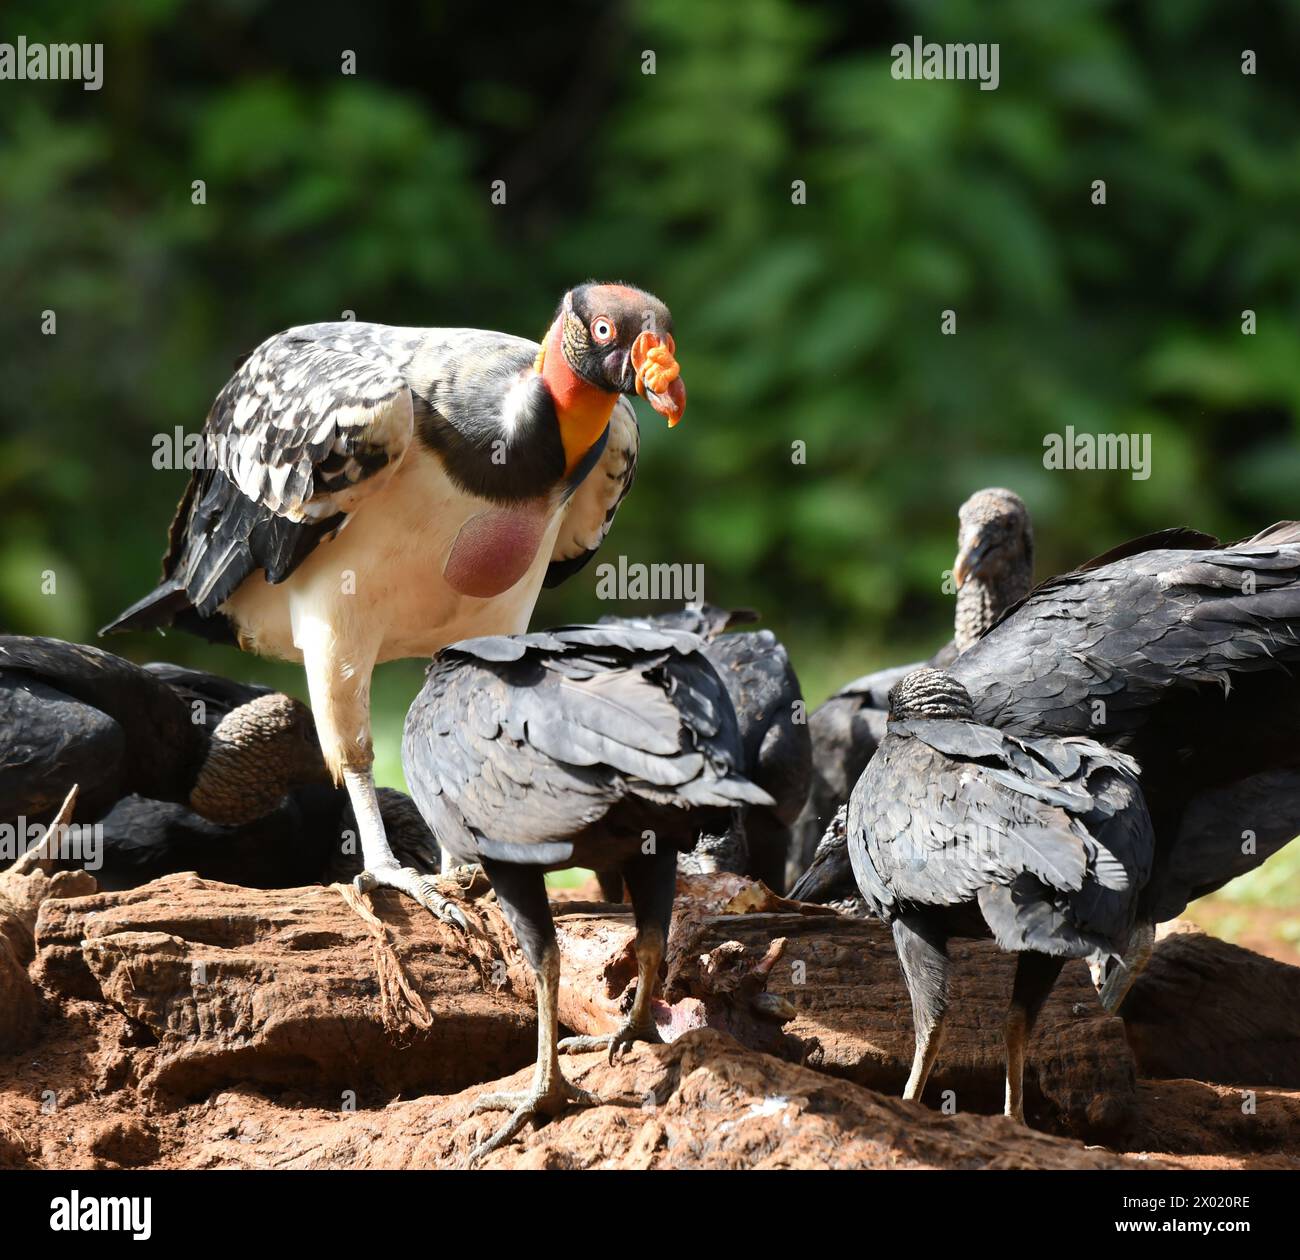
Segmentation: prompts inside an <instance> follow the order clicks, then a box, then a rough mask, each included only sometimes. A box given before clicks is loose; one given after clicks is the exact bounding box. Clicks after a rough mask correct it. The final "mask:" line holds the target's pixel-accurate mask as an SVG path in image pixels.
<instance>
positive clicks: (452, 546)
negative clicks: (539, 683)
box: [224, 443, 562, 661]
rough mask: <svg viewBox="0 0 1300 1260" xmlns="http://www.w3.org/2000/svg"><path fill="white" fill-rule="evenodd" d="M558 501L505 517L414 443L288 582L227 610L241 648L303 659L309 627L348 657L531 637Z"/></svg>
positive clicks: (242, 591)
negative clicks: (329, 636)
mask: <svg viewBox="0 0 1300 1260" xmlns="http://www.w3.org/2000/svg"><path fill="white" fill-rule="evenodd" d="M557 506H558V504H557V500H556V499H554V498H550V497H548V498H545V499H537V500H530V501H527V502H525V503H522V504H519V505H511V506H509V507H501V506H500V505H496V504H492V503H489V502H487V501H486V500H484V499H479V498H477V497H475V496H473V495H469V494H467V493H466V492H465V491H463V490H461V489H460V488H458V487H457V486H455V485H453V484H452V482H451V481H450V479H449V478H448V477H447V474H446V472H445V470H444V469H443V466H442V463H441V462H440V461H439V459H438V458H437V456H436V455H434V454H432V453H431V452H430V451H428V450H427V449H426V448H424V447H423V446H421V445H420V444H418V443H416V444H413V445H412V447H411V448H410V450H408V451H407V453H406V455H405V457H404V458H403V460H402V463H401V465H400V466H399V468H398V469H397V470H396V472H395V473H394V474H393V477H392V479H391V480H390V481H389V483H388V484H387V485H386V486H385V487H384V488H383V489H382V490H381V491H379V492H378V493H376V494H375V495H373V496H372V497H370V498H368V499H367V500H366V502H365V503H364V504H362V505H361V506H360V507H358V509H357V510H356V512H354V513H353V514H352V515H351V516H350V517H349V518H348V520H347V523H346V525H345V526H344V527H343V529H342V530H341V531H340V532H339V533H338V534H337V535H336V536H335V537H334V538H333V539H331V540H329V541H327V542H323V543H321V544H320V545H319V546H318V547H317V548H316V549H315V550H314V551H313V552H312V553H311V555H310V556H308V557H307V559H306V560H304V561H303V563H302V564H301V565H300V566H299V567H298V568H297V569H296V570H295V571H294V572H293V573H292V574H291V575H290V576H289V577H288V578H287V579H286V580H285V581H284V582H282V583H280V584H279V585H277V586H272V585H270V584H269V583H268V582H266V580H265V579H264V577H263V576H262V574H261V573H260V572H258V573H256V574H254V575H252V576H251V577H249V578H248V579H247V580H246V581H245V582H244V583H243V584H242V585H241V586H240V587H239V589H238V590H237V591H236V592H235V593H234V595H232V596H231V598H230V599H229V600H227V602H226V604H225V605H224V608H225V611H226V612H227V613H228V614H229V615H230V616H232V617H233V618H234V620H235V623H236V625H237V626H238V628H239V633H240V637H241V641H242V642H243V644H244V646H247V647H252V648H255V650H256V651H258V652H261V653H264V654H268V655H274V656H281V657H284V658H286V659H289V660H301V659H302V653H301V650H300V648H301V639H302V632H303V631H302V627H303V624H304V623H307V622H309V623H311V624H313V625H320V624H321V623H326V624H328V625H329V626H331V627H332V630H333V634H334V636H335V638H336V639H337V640H339V641H340V647H343V645H344V644H346V645H348V646H347V648H346V651H345V654H346V655H347V656H349V657H351V658H353V659H361V658H363V657H364V656H366V655H369V653H370V652H371V651H373V652H374V658H373V659H376V660H381V661H383V660H396V659H399V658H401V657H408V656H416V657H423V656H431V655H433V653H434V652H436V651H438V650H439V649H440V648H442V647H445V646H446V645H447V644H449V643H454V642H456V641H457V640H459V639H468V638H473V637H475V636H477V635H483V634H521V633H523V632H524V631H525V630H526V629H527V628H528V620H529V618H530V617H531V616H532V611H533V605H534V604H535V603H536V602H537V596H538V592H539V591H540V590H541V584H542V578H543V577H544V576H545V573H546V567H547V565H548V564H549V562H550V559H551V553H552V550H553V548H554V545H555V537H556V534H557V532H558V530H559V523H560V519H561V515H562V514H561V513H560V512H559V511H558V510H557Z"/></svg>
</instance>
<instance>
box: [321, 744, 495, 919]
mask: <svg viewBox="0 0 1300 1260" xmlns="http://www.w3.org/2000/svg"><path fill="white" fill-rule="evenodd" d="M343 785H344V787H346V788H347V791H348V798H349V799H350V800H351V802H352V812H353V813H354V814H355V815H356V819H357V830H358V832H360V839H361V859H362V862H363V864H364V869H363V870H362V872H361V874H360V875H358V876H357V877H356V879H355V880H354V881H353V886H354V887H355V888H356V890H357V892H360V893H367V892H370V890H371V889H373V888H396V889H397V890H398V891H399V892H404V893H406V895H407V896H408V897H413V898H414V899H415V900H416V901H418V902H419V903H420V905H422V906H423V907H424V908H425V909H426V910H429V911H432V912H433V914H434V915H436V916H437V917H438V918H439V919H441V920H442V921H443V922H444V923H450V924H451V925H452V926H453V927H458V928H460V930H461V931H462V932H470V931H472V930H473V929H472V928H471V927H470V924H469V920H468V919H467V918H466V917H465V915H464V914H463V913H462V911H461V909H460V907H459V906H457V905H456V904H455V903H454V902H452V901H448V900H447V898H446V897H444V896H443V895H442V894H441V893H440V892H439V891H438V889H437V886H436V885H435V884H434V882H433V879H432V878H431V877H430V876H428V875H425V874H424V873H423V872H421V871H417V870H416V869H415V868H414V867H413V866H403V865H402V864H401V863H400V862H399V861H398V860H397V858H396V856H395V855H394V853H393V850H392V846H391V845H390V844H389V843H388V835H387V833H386V832H385V830H384V820H383V817H382V816H381V815H380V812H379V799H378V797H377V795H376V793H375V780H374V776H373V775H372V774H371V772H370V767H369V766H365V767H358V768H353V767H347V768H345V769H344V771H343Z"/></svg>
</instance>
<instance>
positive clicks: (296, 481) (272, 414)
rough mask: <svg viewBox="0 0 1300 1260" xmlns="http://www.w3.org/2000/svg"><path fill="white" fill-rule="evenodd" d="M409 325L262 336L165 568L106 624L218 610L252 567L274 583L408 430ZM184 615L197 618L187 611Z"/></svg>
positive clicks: (221, 400)
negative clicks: (151, 587) (152, 586)
mask: <svg viewBox="0 0 1300 1260" xmlns="http://www.w3.org/2000/svg"><path fill="white" fill-rule="evenodd" d="M421 337H422V334H421V333H420V332H419V331H418V330H403V329H390V328H385V327H383V326H381V325H372V324H355V323H335V324H312V325H307V326H305V327H302V328H291V329H289V330H288V331H287V332H283V333H279V334H277V335H276V336H274V337H271V338H269V339H268V340H267V341H265V342H263V343H262V345H260V346H259V347H258V348H257V349H256V350H255V351H254V352H253V353H252V354H251V355H249V356H248V358H247V359H245V360H244V362H243V364H242V365H241V366H240V367H239V369H238V370H237V371H236V372H235V374H234V376H232V377H231V378H230V380H229V381H228V382H227V384H226V386H225V388H223V389H222V391H221V393H220V394H218V395H217V398H216V401H215V402H214V403H213V405H212V409H211V411H210V412H209V413H208V418H207V422H206V423H205V425H204V461H203V464H204V466H203V467H201V468H197V469H195V470H194V473H193V475H192V477H191V479H190V484H189V486H188V487H187V488H186V491H185V495H184V497H183V499H182V501H181V505H180V509H179V510H178V512H177V517H176V520H175V521H174V522H173V525H172V531H171V538H170V546H169V548H168V552H167V555H166V557H165V558H164V561H163V581H162V584H161V585H160V586H159V588H158V589H157V590H156V591H154V592H153V593H152V594H151V595H149V596H146V598H145V599H143V600H141V601H140V602H139V603H137V604H135V605H134V606H133V607H131V608H129V609H127V611H126V612H125V613H123V614H122V615H121V616H120V617H119V618H118V619H117V620H116V621H115V622H113V623H112V624H111V625H110V626H108V627H106V630H124V629H144V628H149V627H153V626H159V625H168V624H171V623H172V622H173V621H174V620H175V619H176V618H177V616H178V615H180V614H183V613H184V611H185V610H187V609H193V611H194V613H195V614H196V615H197V618H191V619H190V620H191V622H194V621H195V620H199V621H201V620H204V619H208V618H211V617H213V615H214V614H215V613H216V612H217V609H218V608H219V606H220V605H221V604H222V603H223V602H224V601H225V600H226V599H228V598H229V597H230V595H231V594H232V593H233V592H234V590H235V589H236V588H237V587H238V586H239V585H240V583H241V582H243V581H244V579H245V578H247V577H248V576H249V575H250V574H251V573H254V572H257V571H258V570H261V571H263V572H264V573H265V575H266V579H267V581H269V582H282V581H283V580H284V579H285V578H286V577H288V576H289V574H290V573H292V572H293V571H294V569H295V568H297V566H298V565H299V564H301V563H302V561H303V560H304V559H305V558H306V556H307V555H309V554H310V553H311V551H312V550H313V549H314V548H315V547H316V546H317V544H318V543H319V542H320V541H321V540H322V539H323V538H325V537H328V536H330V535H332V534H333V533H334V532H335V531H337V530H338V529H339V528H340V527H341V525H342V524H343V522H344V519H345V517H346V514H347V513H348V512H349V511H351V510H353V509H354V508H355V507H356V506H357V504H358V503H359V502H360V501H361V500H362V499H363V498H364V497H365V495H366V494H367V493H369V492H370V491H372V490H373V489H375V488H376V487H377V486H379V485H382V484H383V482H384V480H385V479H386V478H387V476H389V475H390V474H391V473H392V471H393V470H394V469H395V468H396V466H397V464H398V463H399V462H400V460H401V459H402V456H403V455H404V454H405V452H406V449H407V447H408V445H409V443H410V441H411V436H412V432H413V425H414V410H413V401H412V393H411V388H410V383H409V381H408V379H407V376H406V374H405V370H406V368H407V367H408V365H409V364H410V361H411V359H412V357H413V355H414V354H415V351H416V349H417V348H418V347H419V345H420V340H421ZM189 628H195V629H198V628H200V627H198V626H197V625H194V624H191V626H190V627H189Z"/></svg>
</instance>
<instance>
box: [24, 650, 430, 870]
mask: <svg viewBox="0 0 1300 1260" xmlns="http://www.w3.org/2000/svg"><path fill="white" fill-rule="evenodd" d="M73 784H77V785H78V796H77V802H76V805H75V807H74V810H73V813H72V815H71V817H70V821H71V822H74V823H97V824H99V826H100V828H102V834H101V835H100V837H99V843H98V845H97V848H98V852H96V853H95V854H94V855H91V856H92V860H93V861H94V866H93V868H92V873H93V874H94V875H95V877H96V879H97V881H98V883H99V886H100V887H101V888H102V889H105V890H113V889H121V888H130V887H135V886H136V885H138V884H140V883H144V882H146V881H148V880H150V879H153V878H156V877H157V876H159V875H166V874H170V873H172V872H175V871H183V870H193V871H197V872H198V873H199V874H200V875H202V876H204V877H205V878H208V879H217V880H222V881H225V882H229V883H239V884H244V885H246V886H249V887H265V888H288V887H295V886H297V885H299V884H305V883H311V882H314V881H317V880H322V879H325V880H330V879H340V878H352V876H354V875H356V874H357V873H358V871H359V870H360V869H361V863H360V854H359V850H358V848H357V844H356V839H357V825H356V820H355V818H354V816H353V814H352V811H351V807H350V804H349V801H348V797H347V793H346V792H343V791H341V790H339V789H336V788H334V787H333V786H332V785H331V784H330V782H329V775H328V774H327V772H326V770H325V765H324V762H323V760H322V758H321V754H320V748H319V746H318V745H317V743H316V735H315V731H314V729H313V726H312V722H311V714H310V712H309V710H308V709H307V707H306V706H305V705H303V704H301V703H300V702H299V701H297V700H294V699H292V698H291V697H289V696H285V695H282V694H279V693H275V692H272V691H270V690H268V689H267V688H265V687H257V686H251V685H248V684H245V683H239V682H234V681H232V680H231V679H228V678H222V677H221V676H219V675H216V674H208V673H203V672H201V671H199V670H193V669H186V668H184V667H182V666H178V665H170V664H161V663H160V664H150V665H144V666H140V665H136V664H134V663H132V662H131V661H127V660H123V659H122V658H121V657H117V656H114V655H112V654H111V653H109V652H105V651H102V650H101V649H99V648H95V647H87V646H83V645H81V644H76V643H65V642H63V641H61V640H58V639H42V638H27V637H23V636H18V635H5V636H0V822H3V823H6V824H9V825H11V826H14V827H15V828H16V827H17V824H18V820H19V819H24V820H25V821H26V823H27V824H29V825H30V824H35V823H40V824H42V825H45V824H48V822H49V821H50V819H51V818H52V817H53V816H54V814H55V812H56V811H57V809H58V807H59V805H60V803H61V802H62V800H63V798H64V796H65V795H66V794H67V791H68V789H69V788H70V787H71V786H72V785H73ZM379 800H380V808H381V809H382V811H383V813H384V817H385V821H386V822H387V824H388V825H389V827H390V828H392V830H393V832H394V834H395V837H396V839H395V845H397V846H398V847H400V848H401V849H402V851H403V854H404V858H405V860H406V861H407V862H408V863H409V864H410V865H413V866H418V867H419V868H420V869H422V870H425V871H430V870H436V869H437V867H436V846H434V845H433V844H432V839H431V837H430V835H429V831H428V828H427V827H425V826H424V824H423V822H422V821H421V820H420V818H419V815H418V812H417V811H416V810H415V807H414V805H413V804H412V803H411V801H410V800H409V799H408V798H407V797H405V796H403V795H402V794H401V793H399V792H392V791H389V790H387V789H383V790H381V791H380V793H379ZM68 860H71V859H68Z"/></svg>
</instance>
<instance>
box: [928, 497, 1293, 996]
mask: <svg viewBox="0 0 1300 1260" xmlns="http://www.w3.org/2000/svg"><path fill="white" fill-rule="evenodd" d="M1297 662H1300V524H1297V523H1296V522H1281V523H1279V524H1278V525H1275V526H1273V527H1271V528H1270V529H1268V530H1265V531H1264V532H1263V533H1261V534H1258V535H1256V536H1255V537H1254V538H1251V539H1247V540H1245V541H1243V542H1240V543H1236V544H1233V545H1231V546H1227V547H1221V546H1219V545H1218V544H1217V543H1216V542H1215V540H1214V539H1213V538H1210V537H1209V536H1208V535H1204V534H1198V533H1195V532H1193V531H1179V530H1175V531H1165V532H1164V533H1162V534H1157V535H1152V536H1149V537H1147V538H1143V539H1137V540H1135V541H1134V542H1131V543H1127V544H1125V545H1124V546H1123V547H1121V548H1117V549H1116V550H1115V551H1113V552H1110V553H1108V554H1107V555H1104V556H1101V557H1099V558H1098V559H1097V560H1096V561H1093V562H1092V563H1090V564H1089V565H1086V566H1084V567H1083V568H1082V569H1080V570H1078V571H1076V572H1073V573H1067V574H1064V575H1062V576H1060V577H1055V578H1051V579H1049V580H1048V581H1046V582H1044V583H1042V584H1041V585H1040V586H1039V587H1038V588H1037V589H1036V590H1034V591H1033V592H1032V593H1031V594H1030V595H1029V596H1028V597H1027V598H1025V599H1024V600H1023V601H1021V602H1020V603H1019V604H1017V605H1015V606H1013V607H1012V608H1011V609H1009V610H1008V612H1007V613H1006V614H1004V616H1003V618H1002V620H1001V621H1000V622H998V623H997V624H996V625H995V626H994V627H993V628H992V629H991V630H990V631H989V632H988V633H987V634H986V635H985V636H984V637H983V638H982V639H980V641H979V642H978V643H976V644H975V645H974V646H973V647H971V648H970V649H968V650H967V651H966V652H964V653H963V654H962V655H961V657H960V658H959V659H958V660H957V661H955V662H954V663H953V665H952V667H951V669H952V673H953V675H954V676H955V677H957V678H958V679H960V680H961V682H962V683H963V684H964V685H965V687H966V689H967V690H968V691H969V692H970V694H971V696H972V698H973V700H974V705H975V716H976V718H977V719H978V720H979V721H981V722H985V723H987V724H989V725H991V726H996V727H999V728H1001V729H1003V730H1006V731H1008V732H1012V733H1017V734H1031V735H1035V736H1037V735H1050V736H1063V735H1088V736H1090V737H1091V738H1093V739H1097V740H1100V741H1101V742H1103V743H1105V744H1107V745H1108V746H1110V747H1114V748H1117V749H1120V750H1121V751H1124V752H1127V753H1130V754H1131V755H1133V756H1134V757H1135V758H1136V759H1137V761H1138V763H1139V764H1140V765H1141V767H1142V786H1143V791H1144V794H1145V796H1146V800H1147V804H1148V807H1149V808H1150V811H1151V818H1152V821H1153V824H1154V827H1155V835H1156V841H1157V844H1156V854H1155V865H1154V870H1153V873H1152V877H1151V880H1150V882H1149V883H1148V885H1147V888H1146V890H1145V893H1144V896H1143V901H1142V905H1141V906H1140V908H1139V930H1138V931H1137V932H1136V933H1135V939H1134V942H1133V947H1132V951H1131V957H1130V958H1129V959H1128V960H1127V962H1126V963H1125V964H1118V965H1116V964H1112V965H1111V966H1110V968H1109V970H1110V975H1109V977H1108V980H1107V983H1106V985H1105V987H1104V988H1103V1001H1104V1002H1105V1003H1106V1005H1107V1006H1108V1007H1109V1008H1110V1009H1112V1010H1114V1009H1118V1006H1119V1004H1120V1003H1121V1002H1122V1000H1123V997H1124V994H1125V993H1126V992H1127V989H1128V986H1129V985H1130V984H1131V982H1132V979H1133V978H1134V976H1135V974H1136V971H1137V969H1138V967H1140V965H1141V963H1142V962H1143V961H1144V960H1145V956H1146V954H1147V953H1148V952H1149V950H1150V943H1151V940H1152V939H1153V937H1154V926H1155V924H1156V923H1159V922H1162V921H1165V920H1167V919H1170V918H1173V917H1175V916H1177V915H1178V914H1180V913H1181V912H1182V911H1183V909H1184V908H1185V907H1186V906H1187V904H1188V902H1189V901H1191V900H1193V899H1195V898H1196V897H1200V896H1204V895H1205V894H1206V893H1209V892H1212V891H1214V890H1215V889H1217V888H1220V887H1222V886H1223V885H1224V884H1225V883H1227V882H1228V880H1230V879H1232V878H1233V877H1234V876H1236V875H1239V874H1241V873H1242V872H1243V871H1246V870H1250V869H1252V868H1254V867H1256V866H1258V865H1259V864H1260V863H1261V862H1263V861H1264V860H1265V859H1266V858H1267V857H1269V856H1270V855H1271V854H1273V853H1275V852H1276V851H1277V850H1278V849H1280V848H1282V847H1283V846H1284V845H1285V844H1287V843H1288V842H1289V841H1290V840H1291V839H1292V838H1293V837H1294V836H1295V835H1296V834H1297V833H1300V682H1298V681H1297V679H1296V677H1295V674H1294V670H1295V667H1296V665H1297Z"/></svg>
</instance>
